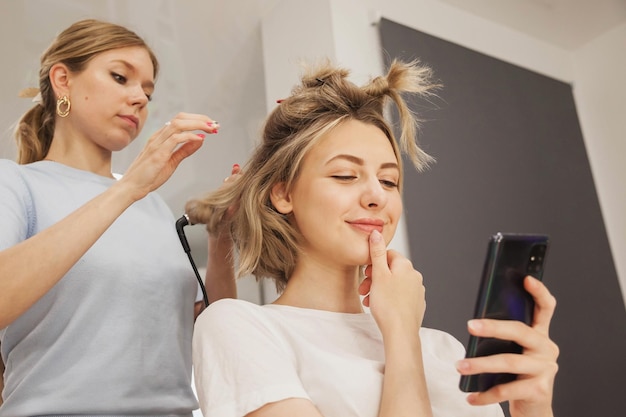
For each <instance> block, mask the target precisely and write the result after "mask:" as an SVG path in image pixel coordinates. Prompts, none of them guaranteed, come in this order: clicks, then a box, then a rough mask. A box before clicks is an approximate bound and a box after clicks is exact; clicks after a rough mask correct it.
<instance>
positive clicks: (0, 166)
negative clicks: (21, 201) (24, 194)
mask: <svg viewBox="0 0 626 417" xmlns="http://www.w3.org/2000/svg"><path fill="white" fill-rule="evenodd" d="M23 167H24V166H23V165H19V164H18V163H17V162H15V161H11V160H10V159H0V172H1V173H2V175H0V181H3V182H7V183H8V182H9V181H7V180H9V179H12V178H16V177H19V178H21V177H22V175H23V174H22V171H23Z"/></svg>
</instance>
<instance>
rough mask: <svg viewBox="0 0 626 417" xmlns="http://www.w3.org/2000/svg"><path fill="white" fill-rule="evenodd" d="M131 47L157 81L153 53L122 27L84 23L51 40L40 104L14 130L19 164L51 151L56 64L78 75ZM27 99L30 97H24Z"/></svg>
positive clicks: (45, 55)
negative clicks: (142, 54)
mask: <svg viewBox="0 0 626 417" xmlns="http://www.w3.org/2000/svg"><path fill="white" fill-rule="evenodd" d="M131 46H139V47H142V48H145V49H146V51H148V54H149V55H150V60H151V61H152V65H153V68H154V78H156V76H157V74H158V72H159V62H158V60H157V58H156V56H155V55H154V52H153V51H152V50H151V49H150V48H149V47H148V45H147V44H146V42H145V41H144V40H143V39H142V38H141V37H139V36H138V35H137V34H136V33H135V32H133V31H131V30H129V29H127V28H125V27H123V26H120V25H116V24H113V23H108V22H103V21H99V20H94V19H86V20H81V21H78V22H76V23H74V24H72V25H71V26H69V27H68V28H67V29H65V30H64V31H63V32H61V33H60V34H59V35H58V36H57V37H56V38H55V39H54V41H53V42H52V44H51V45H50V46H49V47H48V49H46V51H45V52H44V53H43V54H42V56H41V67H40V69H39V94H41V102H40V103H37V104H36V105H35V106H34V107H32V108H31V109H30V110H28V111H27V112H26V113H25V114H24V115H23V116H22V118H21V119H20V121H19V122H18V124H17V127H16V129H15V140H16V142H17V150H18V154H17V161H18V163H20V164H27V163H30V162H36V161H39V160H41V159H43V158H45V156H46V154H47V153H48V150H49V149H50V144H51V143H52V137H53V135H54V125H55V115H56V101H57V98H56V97H55V95H54V91H53V89H52V85H51V83H50V76H49V74H50V68H52V66H53V65H55V64H58V63H63V64H65V65H66V66H67V67H68V68H69V70H70V71H72V72H74V73H79V72H81V71H83V70H84V69H85V67H86V66H87V64H88V63H89V61H90V60H91V59H92V58H94V57H95V56H96V55H98V54H100V53H102V52H106V51H110V50H113V49H119V48H126V47H131ZM29 90H32V89H29ZM35 91H36V89H35ZM26 95H33V94H29V93H26Z"/></svg>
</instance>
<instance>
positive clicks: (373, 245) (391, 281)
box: [359, 231, 432, 417]
mask: <svg viewBox="0 0 626 417" xmlns="http://www.w3.org/2000/svg"><path fill="white" fill-rule="evenodd" d="M370 256H371V260H372V264H371V266H368V267H367V269H366V275H367V277H368V278H366V279H365V280H363V282H362V283H361V286H360V287H359V293H360V294H361V295H366V294H367V295H366V297H365V298H364V300H363V303H364V304H365V305H366V306H369V308H370V311H371V313H372V315H373V316H374V319H375V320H376V323H377V324H378V327H379V328H380V330H381V332H382V335H383V344H384V348H385V376H384V380H383V391H382V399H381V404H380V412H379V416H394V417H399V416H423V417H428V416H432V410H431V406H430V398H429V397H428V390H427V386H426V377H425V375H424V364H423V361H422V346H421V339H420V336H419V329H420V327H421V326H422V320H423V318H424V311H425V309H426V302H425V289H424V286H423V284H422V275H421V274H420V273H419V272H418V271H416V270H415V269H413V265H412V264H411V262H410V261H409V260H408V259H406V258H405V257H403V256H402V255H400V254H399V253H397V252H395V251H392V250H387V248H386V245H385V242H384V239H383V236H382V235H381V234H380V233H378V232H377V231H374V232H372V233H371V234H370Z"/></svg>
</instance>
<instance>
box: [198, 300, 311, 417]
mask: <svg viewBox="0 0 626 417" xmlns="http://www.w3.org/2000/svg"><path fill="white" fill-rule="evenodd" d="M265 314H266V312H264V311H263V308H262V307H260V306H258V305H254V304H252V303H248V302H246V301H242V300H232V299H223V300H219V301H217V302H215V303H213V304H211V305H210V306H209V307H208V308H207V309H206V310H205V311H204V312H203V313H202V314H201V315H200V316H199V317H198V320H197V321H196V325H195V330H194V337H193V363H194V375H195V384H196V392H197V394H198V400H199V402H200V408H201V410H202V413H203V415H205V416H221V417H241V416H245V415H246V414H248V413H250V412H252V411H254V410H257V409H259V408H261V407H262V406H263V405H265V404H268V403H271V402H276V401H280V400H283V399H287V398H307V399H308V398H309V396H308V395H307V393H306V392H305V390H304V388H303V386H302V383H301V381H300V378H299V376H298V373H297V369H296V365H295V356H294V354H293V352H292V351H291V349H290V348H289V346H288V344H287V343H285V342H284V339H283V337H282V336H281V335H280V332H279V330H278V329H277V328H276V327H275V326H274V325H272V323H271V322H270V321H268V320H267V317H265Z"/></svg>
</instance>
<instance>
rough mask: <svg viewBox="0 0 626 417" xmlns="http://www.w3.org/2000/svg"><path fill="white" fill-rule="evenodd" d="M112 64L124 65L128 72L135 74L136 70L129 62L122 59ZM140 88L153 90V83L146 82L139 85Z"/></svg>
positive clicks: (115, 60)
mask: <svg viewBox="0 0 626 417" xmlns="http://www.w3.org/2000/svg"><path fill="white" fill-rule="evenodd" d="M111 62H113V63H118V64H122V65H124V66H125V67H126V68H128V69H129V70H131V71H133V72H137V69H136V68H135V66H134V65H132V64H131V63H130V62H128V61H125V60H123V59H114V60H113V61H111ZM141 86H142V87H144V88H151V89H153V90H154V82H152V81H146V82H144V83H142V84H141Z"/></svg>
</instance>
